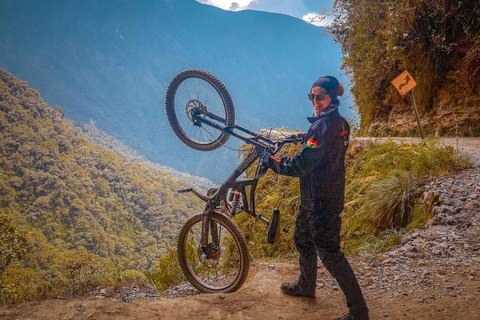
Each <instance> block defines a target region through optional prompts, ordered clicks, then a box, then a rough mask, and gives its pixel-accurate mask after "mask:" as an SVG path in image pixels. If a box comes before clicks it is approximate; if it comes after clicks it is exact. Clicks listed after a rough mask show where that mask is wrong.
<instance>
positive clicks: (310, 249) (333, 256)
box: [294, 205, 368, 313]
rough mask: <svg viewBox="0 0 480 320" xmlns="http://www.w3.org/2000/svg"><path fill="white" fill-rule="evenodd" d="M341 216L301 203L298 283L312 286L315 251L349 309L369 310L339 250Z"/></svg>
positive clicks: (297, 234) (297, 237)
mask: <svg viewBox="0 0 480 320" xmlns="http://www.w3.org/2000/svg"><path fill="white" fill-rule="evenodd" d="M341 224H342V221H341V218H340V216H339V213H333V214H332V213H329V212H322V211H319V212H316V211H314V210H313V209H308V208H307V207H305V206H302V205H300V210H299V211H298V216H297V221H296V225H295V234H294V241H295V245H296V247H297V250H298V252H299V253H300V259H299V263H300V276H299V284H300V286H301V287H302V288H312V286H313V287H315V286H316V281H317V252H318V254H319V256H320V259H321V260H322V262H323V265H324V266H325V268H326V269H327V270H328V272H329V273H330V274H331V275H332V277H334V278H335V280H337V282H338V285H339V286H340V289H341V290H342V292H343V294H344V295H345V298H346V300H347V307H348V309H349V311H350V312H351V313H365V312H368V308H367V304H366V303H365V299H364V298H363V294H362V290H361V289H360V286H359V285H358V282H357V278H356V277H355V274H354V273H353V270H352V268H351V267H350V264H349V263H348V261H347V259H346V258H345V256H344V255H343V253H342V251H341V250H340V228H341Z"/></svg>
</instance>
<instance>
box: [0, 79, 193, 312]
mask: <svg viewBox="0 0 480 320" xmlns="http://www.w3.org/2000/svg"><path fill="white" fill-rule="evenodd" d="M186 184H187V183H186V182H185V181H180V180H176V179H174V178H173V177H172V175H171V173H169V172H167V171H164V170H158V169H156V168H154V167H153V166H147V165H144V164H140V163H137V162H132V161H129V160H127V159H126V158H124V157H121V156H119V155H117V154H115V153H114V152H112V151H109V150H106V149H104V148H101V147H99V146H96V145H94V144H92V143H91V142H89V141H87V140H86V139H84V138H82V137H80V136H79V135H78V134H76V133H75V132H74V130H73V129H72V128H71V126H70V124H69V123H68V122H67V121H66V120H65V119H63V111H62V110H61V109H59V108H55V109H52V108H50V107H49V106H48V105H47V104H46V103H45V101H43V100H42V99H41V98H40V95H39V94H38V92H37V91H36V90H33V89H30V88H28V86H27V84H26V83H25V82H23V81H19V80H17V79H15V78H14V77H13V76H12V75H11V74H9V73H7V72H6V71H5V70H0V252H1V258H0V303H5V302H9V303H10V302H17V301H22V300H25V299H29V298H37V297H43V296H51V295H54V294H59V293H65V292H67V293H82V292H85V291H86V290H87V289H89V288H91V287H92V286H96V285H98V284H100V283H103V284H105V283H113V282H116V281H120V280H121V279H122V277H124V278H129V277H130V278H131V277H132V272H133V273H135V272H140V273H141V272H145V271H146V270H147V269H149V268H151V267H152V265H153V263H154V262H155V261H157V260H158V259H159V258H160V256H161V255H162V254H164V253H167V252H168V249H169V247H170V246H171V245H172V243H173V240H174V237H175V236H176V235H177V233H178V231H179V229H180V226H181V224H182V222H183V221H185V220H186V219H187V215H188V214H191V213H192V212H196V211H199V210H200V208H201V207H200V203H199V202H197V200H195V199H194V198H190V197H186V196H184V195H180V194H177V193H176V192H175V190H176V189H178V188H181V187H184V186H185V185H186ZM129 270H130V271H129Z"/></svg>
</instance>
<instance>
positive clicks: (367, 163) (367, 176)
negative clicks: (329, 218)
mask: <svg viewBox="0 0 480 320" xmlns="http://www.w3.org/2000/svg"><path fill="white" fill-rule="evenodd" d="M470 166H471V163H470V161H469V160H468V159H467V158H465V157H463V156H459V155H458V154H457V152H456V150H455V149H454V148H453V147H451V146H442V145H440V143H439V140H438V139H435V138H428V139H426V140H425V141H424V142H422V143H418V144H412V143H399V142H395V141H393V140H387V141H382V142H372V141H368V142H354V143H353V146H352V148H351V150H350V152H349V158H348V160H347V172H346V180H347V181H346V182H347V183H346V190H345V197H346V206H345V211H344V213H343V214H342V219H343V225H342V235H343V238H342V239H343V248H344V251H345V252H346V253H347V254H352V253H353V254H358V253H362V252H370V253H381V252H384V251H386V250H388V249H389V248H390V247H391V246H392V245H395V244H398V243H399V242H400V241H401V237H402V236H403V235H404V234H405V233H406V232H408V231H409V230H411V229H417V228H422V227H423V226H424V225H425V223H426V222H427V221H428V220H429V219H430V218H432V217H433V212H432V205H433V203H432V202H433V201H435V199H432V198H428V199H424V198H422V195H423V191H424V190H423V186H424V185H425V184H426V183H427V182H428V181H430V180H431V179H433V178H435V177H439V176H444V175H450V174H453V173H454V172H455V171H456V170H458V169H460V168H464V167H470Z"/></svg>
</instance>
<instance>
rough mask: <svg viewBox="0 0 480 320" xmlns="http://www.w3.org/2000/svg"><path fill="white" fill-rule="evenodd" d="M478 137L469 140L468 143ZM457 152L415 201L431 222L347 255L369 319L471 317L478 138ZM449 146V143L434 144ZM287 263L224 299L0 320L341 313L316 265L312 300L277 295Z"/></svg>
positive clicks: (63, 302)
mask: <svg viewBox="0 0 480 320" xmlns="http://www.w3.org/2000/svg"><path fill="white" fill-rule="evenodd" d="M477 140H478V139H477ZM477 140H468V139H467V140H465V141H464V142H461V143H460V144H459V150H461V151H462V152H464V153H467V154H469V155H470V157H471V159H472V161H473V162H474V167H473V168H471V169H464V170H461V171H459V172H458V173H457V174H456V175H455V176H452V177H444V178H439V179H434V180H433V181H431V182H430V184H429V185H427V187H426V192H425V194H424V195H425V197H426V198H429V199H434V201H433V203H434V210H435V211H436V212H437V215H436V216H435V217H434V218H433V219H431V220H430V221H429V223H428V224H427V226H426V228H425V229H423V230H412V231H410V232H409V234H408V235H407V236H406V237H405V239H404V240H403V242H402V244H401V245H398V246H396V247H394V248H392V249H391V250H390V251H388V252H387V253H385V254H383V255H381V256H372V255H361V256H357V257H350V258H349V261H350V262H351V264H352V266H353V268H354V270H355V272H356V274H357V276H358V279H359V282H360V285H361V287H362V289H363V291H364V294H365V298H366V300H367V303H368V305H369V308H370V311H371V319H435V320H436V319H461V320H464V319H465V320H469V319H472V320H474V319H475V320H478V319H480V281H479V280H480V141H477ZM444 143H447V144H452V145H454V146H456V140H455V139H452V140H451V141H447V140H444ZM297 274H298V266H297V264H296V263H288V262H271V261H268V262H267V261H254V262H253V263H252V266H251V271H250V274H249V277H248V279H247V282H246V283H245V284H244V286H243V287H242V288H241V289H240V290H239V291H237V292H235V293H231V294H215V295H207V294H199V293H198V292H197V291H196V290H195V289H193V288H192V287H191V286H190V285H189V284H188V283H183V284H181V285H180V286H178V287H176V288H174V289H172V290H169V291H167V292H166V293H164V294H162V295H161V296H159V295H158V294H157V293H156V292H154V291H152V290H151V289H148V288H147V289H146V288H139V287H127V288H120V289H114V288H104V289H101V290H100V289H99V291H98V292H95V293H92V295H91V296H90V297H87V298H83V299H52V300H45V301H40V302H27V303H22V304H18V305H15V306H3V307H0V318H1V319H186V318H188V319H305V318H309V319H332V318H333V317H335V316H339V315H341V314H343V313H344V312H345V311H346V307H345V301H344V298H343V294H342V293H341V291H340V290H339V288H338V286H337V284H336V282H335V281H334V280H333V279H332V278H331V277H330V276H329V274H328V272H327V271H326V270H325V269H324V268H323V266H321V264H319V269H318V281H317V298H316V299H304V298H292V297H289V296H286V295H283V294H282V293H281V292H280V290H279V285H280V284H281V283H282V282H285V281H291V280H293V279H294V278H295V277H296V276H297Z"/></svg>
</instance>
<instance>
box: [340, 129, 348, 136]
mask: <svg viewBox="0 0 480 320" xmlns="http://www.w3.org/2000/svg"><path fill="white" fill-rule="evenodd" d="M347 134H348V131H347V130H343V131H342V132H340V135H341V136H342V137H343V136H346V135H347Z"/></svg>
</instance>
